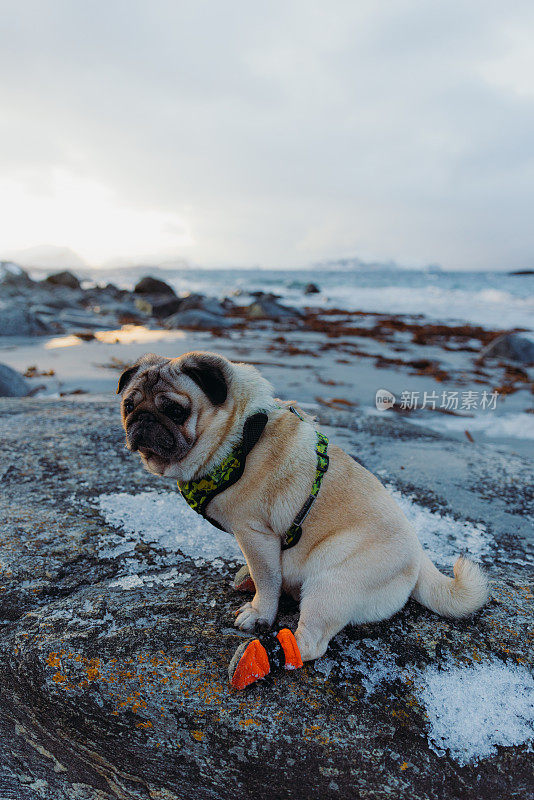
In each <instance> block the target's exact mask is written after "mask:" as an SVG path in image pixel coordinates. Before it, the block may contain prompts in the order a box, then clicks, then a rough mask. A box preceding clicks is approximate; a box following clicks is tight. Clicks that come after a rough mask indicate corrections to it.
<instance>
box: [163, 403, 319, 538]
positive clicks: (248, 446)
mask: <svg viewBox="0 0 534 800" xmlns="http://www.w3.org/2000/svg"><path fill="white" fill-rule="evenodd" d="M288 408H289V411H291V412H292V413H293V414H295V415H296V416H297V417H298V418H299V419H300V420H302V421H303V422H305V420H304V418H303V417H301V415H300V414H299V413H298V411H297V410H296V409H295V408H293V406H289V407H288ZM267 420H268V416H267V414H266V413H265V412H264V411H259V412H258V413H257V414H253V415H252V416H251V417H249V418H248V419H247V420H246V422H245V424H244V426H243V438H242V440H241V442H240V443H239V444H238V445H236V447H234V448H233V450H232V451H231V452H230V453H229V454H228V455H227V456H226V458H224V459H223V460H222V461H221V463H220V464H218V465H217V466H216V467H214V469H213V470H212V471H211V472H210V473H209V474H208V475H205V476H204V477H203V478H199V479H198V480H194V481H178V489H179V490H180V493H181V494H182V497H183V498H184V500H185V501H186V502H187V503H188V504H189V505H190V506H191V508H192V509H193V511H196V512H197V514H200V515H201V516H203V517H205V518H206V519H207V520H208V521H209V522H211V524H212V525H215V526H216V527H217V528H220V529H221V530H224V529H223V528H222V526H221V525H219V523H218V522H216V521H215V520H214V519H211V518H210V517H209V516H208V515H207V513H206V508H207V506H208V505H209V503H210V502H211V500H213V498H214V497H215V496H216V495H218V494H220V493H221V492H224V490H225V489H228V488H229V487H230V486H233V484H234V483H237V481H238V480H239V478H240V477H241V476H242V475H243V472H244V471H245V464H246V460H247V456H248V454H249V453H250V451H251V450H252V448H253V447H254V445H255V444H257V442H258V441H259V439H260V436H261V435H262V433H263V429H264V428H265V426H266V424H267ZM327 449H328V439H327V437H326V436H325V435H324V433H320V432H319V431H317V442H316V444H315V452H316V455H317V467H316V470H315V478H314V481H313V486H312V490H311V493H310V496H309V497H308V499H307V500H306V502H305V503H304V505H303V506H302V508H301V509H300V511H299V513H298V514H297V516H296V517H295V519H294V520H293V522H292V523H291V525H290V526H289V528H288V530H287V531H286V533H285V536H284V538H283V540H282V550H289V548H290V547H295V545H296V544H298V543H299V541H300V537H301V536H302V523H303V522H304V520H305V519H306V517H307V516H308V514H309V513H310V511H311V509H312V506H313V504H314V502H315V500H316V498H317V495H318V494H319V489H320V488H321V483H322V481H323V476H324V474H325V472H326V471H327V469H328V455H327V452H326V451H327Z"/></svg>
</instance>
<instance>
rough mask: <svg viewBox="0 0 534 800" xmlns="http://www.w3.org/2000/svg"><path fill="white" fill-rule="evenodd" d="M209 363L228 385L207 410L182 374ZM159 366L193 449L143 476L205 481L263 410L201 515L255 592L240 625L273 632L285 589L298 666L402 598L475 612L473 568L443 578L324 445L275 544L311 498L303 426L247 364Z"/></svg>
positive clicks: (347, 463) (392, 510)
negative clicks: (284, 542) (295, 540)
mask: <svg viewBox="0 0 534 800" xmlns="http://www.w3.org/2000/svg"><path fill="white" fill-rule="evenodd" d="M208 356H209V358H210V359H215V360H216V361H215V362H214V363H217V364H219V365H220V366H221V369H222V370H223V372H224V375H225V378H226V380H227V384H228V397H227V399H226V401H225V402H224V404H222V405H221V406H217V407H214V406H213V405H212V404H211V403H210V401H209V400H208V399H207V397H206V396H205V395H204V394H203V392H202V390H201V389H199V388H198V387H197V386H196V385H195V384H194V382H193V381H192V380H191V379H190V378H188V377H187V376H185V375H183V374H181V372H180V370H181V367H182V366H183V365H184V364H185V363H191V361H192V360H193V361H194V360H195V359H197V360H198V359H200V360H202V358H206V357H208ZM162 361H163V364H162V367H161V370H162V376H163V377H164V378H165V379H166V380H169V379H170V380H171V382H172V389H173V391H174V392H175V393H183V394H185V395H186V396H187V398H188V402H190V403H191V406H192V416H191V419H194V420H195V424H194V430H192V429H191V425H192V422H191V420H189V422H186V424H185V426H184V429H185V428H187V425H189V428H188V429H187V431H185V432H184V435H185V434H186V433H187V435H189V436H192V437H193V440H194V441H193V446H192V447H191V450H190V451H189V452H188V453H187V455H186V456H185V457H184V458H183V459H182V460H180V461H177V462H171V463H169V464H167V465H163V466H162V464H157V465H156V467H157V469H155V468H154V469H153V471H156V472H158V473H159V474H164V475H166V476H169V475H171V476H175V477H177V478H179V479H180V478H181V479H183V480H189V479H190V478H192V477H198V476H200V475H202V474H206V472H208V471H209V469H211V468H212V467H213V466H214V465H215V464H217V463H218V462H219V461H220V460H222V458H223V457H224V456H225V455H226V454H227V453H228V452H229V451H230V449H231V448H232V446H234V444H235V443H236V442H237V441H239V439H240V437H241V434H242V430H243V424H244V422H245V420H246V418H247V417H248V416H250V415H251V414H253V413H254V412H256V411H258V410H263V409H264V410H266V411H267V412H268V414H269V419H268V423H267V425H266V428H265V430H264V432H263V434H262V436H261V438H260V440H259V442H258V443H257V444H256V446H255V447H254V449H253V450H252V452H251V453H250V455H249V456H248V459H247V463H246V469H245V472H244V474H243V476H242V477H241V479H240V480H239V481H238V482H237V483H236V484H234V485H233V486H231V487H230V488H229V489H227V490H226V491H224V492H222V493H221V494H219V495H217V496H216V497H215V498H214V499H213V500H212V501H211V503H210V504H209V506H208V514H209V516H210V517H212V518H213V519H215V520H216V521H217V522H218V523H219V524H221V525H222V526H223V527H224V528H225V529H226V530H229V531H232V532H233V534H234V535H235V537H236V539H237V541H238V543H239V546H240V547H241V549H242V551H243V553H244V555H245V558H246V560H247V564H248V567H249V570H250V573H251V576H252V579H253V581H254V584H255V587H256V594H255V596H254V598H253V600H252V601H251V602H250V603H246V604H245V605H244V606H242V608H241V609H240V610H239V613H238V616H237V619H236V622H235V625H236V626H237V627H238V628H241V629H242V630H245V631H252V630H254V628H255V626H256V625H262V624H267V625H272V624H273V622H274V620H275V617H276V613H277V610H278V601H279V597H280V593H281V591H282V589H284V590H285V591H288V592H290V593H292V594H293V595H294V596H295V597H296V598H298V599H299V600H300V619H299V624H298V628H297V631H296V634H295V635H296V638H297V642H298V645H299V649H300V651H301V655H302V658H303V660H305V661H306V660H310V659H314V658H318V657H319V656H321V655H322V654H323V653H324V652H325V650H326V648H327V646H328V642H329V641H330V639H331V638H332V636H334V635H335V634H336V633H337V632H338V631H340V630H341V629H342V628H343V627H344V626H345V625H347V624H349V623H366V622H376V621H379V620H383V619H387V618H388V617H390V616H391V615H393V614H395V613H396V612H397V611H399V610H400V609H401V608H402V607H403V606H404V605H405V603H406V602H407V600H408V598H409V597H410V595H412V596H413V597H414V598H415V599H416V600H418V601H419V602H421V603H422V604H423V605H425V606H427V607H428V608H430V609H432V610H433V611H436V612H437V613H439V614H442V615H445V616H452V617H461V616H465V615H467V614H470V613H473V612H474V611H476V610H477V609H478V608H480V607H481V606H482V605H483V604H484V603H485V602H486V600H487V596H488V588H487V582H486V578H485V576H484V575H483V573H482V572H481V570H480V569H479V568H478V567H477V566H476V565H475V564H473V563H471V562H469V561H467V560H466V559H459V560H458V561H457V562H456V564H455V578H447V577H446V576H445V575H442V574H441V573H440V572H439V571H438V570H437V569H436V567H435V566H434V565H433V564H432V562H431V561H430V559H429V558H428V556H426V554H425V553H424V552H423V549H422V547H421V544H420V542H419V540H418V538H417V536H416V534H415V532H414V530H413V528H412V526H411V524H410V523H409V522H408V520H407V519H406V517H405V516H404V514H403V513H402V511H401V509H400V508H399V506H398V505H397V504H396V503H395V501H394V500H393V498H392V497H391V495H390V494H389V493H388V492H387V490H386V489H385V488H384V487H383V486H382V484H381V483H380V481H379V480H378V479H377V478H376V477H375V476H374V475H372V474H371V473H370V472H368V471H367V470H366V469H364V468H363V467H362V466H361V465H360V464H358V463H357V462H355V461H354V460H353V459H352V458H350V456H348V455H347V454H346V453H345V452H344V451H343V450H341V449H340V448H339V447H336V446H334V445H330V446H329V448H328V454H329V458H330V466H329V469H328V472H327V473H326V475H325V477H324V480H323V485H322V487H321V490H320V492H319V496H318V498H317V500H316V502H315V504H314V505H313V507H312V510H311V512H310V514H309V515H308V517H307V518H306V520H305V522H304V525H303V536H302V538H301V541H300V542H299V544H298V545H297V546H295V547H294V548H291V549H289V550H286V551H281V546H280V545H281V539H282V537H283V536H284V534H285V532H286V531H287V529H288V528H289V526H290V525H291V523H292V521H293V519H294V517H295V515H296V514H297V512H298V511H299V510H300V508H301V507H302V505H303V503H304V501H305V500H306V499H307V497H308V496H309V494H310V490H311V486H312V482H313V478H314V474H315V468H316V453H315V443H316V434H315V427H314V424H313V420H312V418H311V417H306V421H305V422H302V421H301V420H299V419H298V418H297V417H296V416H295V415H294V414H292V413H290V412H289V411H288V410H287V408H286V407H284V408H279V407H278V405H279V403H278V404H277V402H276V401H275V400H274V398H273V396H272V391H271V387H270V386H269V384H268V383H267V382H266V381H265V380H264V379H263V378H262V377H261V376H260V374H259V373H258V372H257V370H255V369H254V368H251V367H249V366H246V365H243V364H233V363H231V362H229V361H227V360H226V359H224V358H223V357H222V356H215V355H214V354H201V353H188V354H185V355H184V356H181V357H180V358H178V359H171V360H162ZM150 368H151V369H153V368H154V367H153V365H152V366H151V367H150ZM144 386H145V383H144V378H143V373H142V372H141V373H140V374H138V375H137V376H136V379H135V380H134V381H132V383H131V385H130V386H129V387H128V390H127V394H128V395H131V396H134V395H136V393H139V392H140V391H141V390H142V387H144ZM153 386H154V389H153V390H152V391H155V392H156V393H158V392H159V393H161V392H163V393H165V392H168V391H169V388H170V387H169V386H168V384H166V383H165V381H164V382H159V381H158V382H157V383H154V384H153ZM125 396H126V394H125ZM144 398H145V399H144V400H143V402H149V403H152V404H154V403H155V399H154V397H152V398H151V399H150V400H148V399H147V398H146V388H145V389H144ZM284 406H287V404H284ZM146 466H147V468H149V469H151V468H153V466H154V465H152V466H151V465H150V464H148V463H147V464H146ZM177 502H183V501H181V500H180V498H177Z"/></svg>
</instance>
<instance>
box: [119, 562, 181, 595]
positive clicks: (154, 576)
mask: <svg viewBox="0 0 534 800" xmlns="http://www.w3.org/2000/svg"><path fill="white" fill-rule="evenodd" d="M190 579H191V575H190V574H189V573H188V572H179V571H178V569H177V568H176V567H173V568H172V569H168V570H167V571H166V572H160V573H159V574H158V573H154V572H148V573H146V574H145V575H135V574H134V575H122V576H121V577H120V578H117V580H115V581H112V582H111V583H110V584H109V588H110V589H125V590H129V589H139V588H140V587H141V586H154V584H156V583H163V584H165V583H172V584H173V585H175V584H178V583H185V582H186V581H188V580H190Z"/></svg>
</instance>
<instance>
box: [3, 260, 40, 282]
mask: <svg viewBox="0 0 534 800" xmlns="http://www.w3.org/2000/svg"><path fill="white" fill-rule="evenodd" d="M33 284H34V281H32V279H31V278H30V276H29V275H28V273H27V272H26V270H24V269H22V267H19V265H18V264H13V262H11V261H0V286H12V287H27V286H32V285H33Z"/></svg>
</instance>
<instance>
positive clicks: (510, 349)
mask: <svg viewBox="0 0 534 800" xmlns="http://www.w3.org/2000/svg"><path fill="white" fill-rule="evenodd" d="M480 358H481V359H484V358H503V359H506V360H508V361H517V362H518V363H520V364H526V365H527V366H530V365H532V364H534V334H533V333H505V334H503V335H502V336H498V337H497V338H496V339H493V341H491V342H490V343H489V344H488V345H487V347H485V348H484V350H483V351H482V353H481V354H480Z"/></svg>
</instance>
